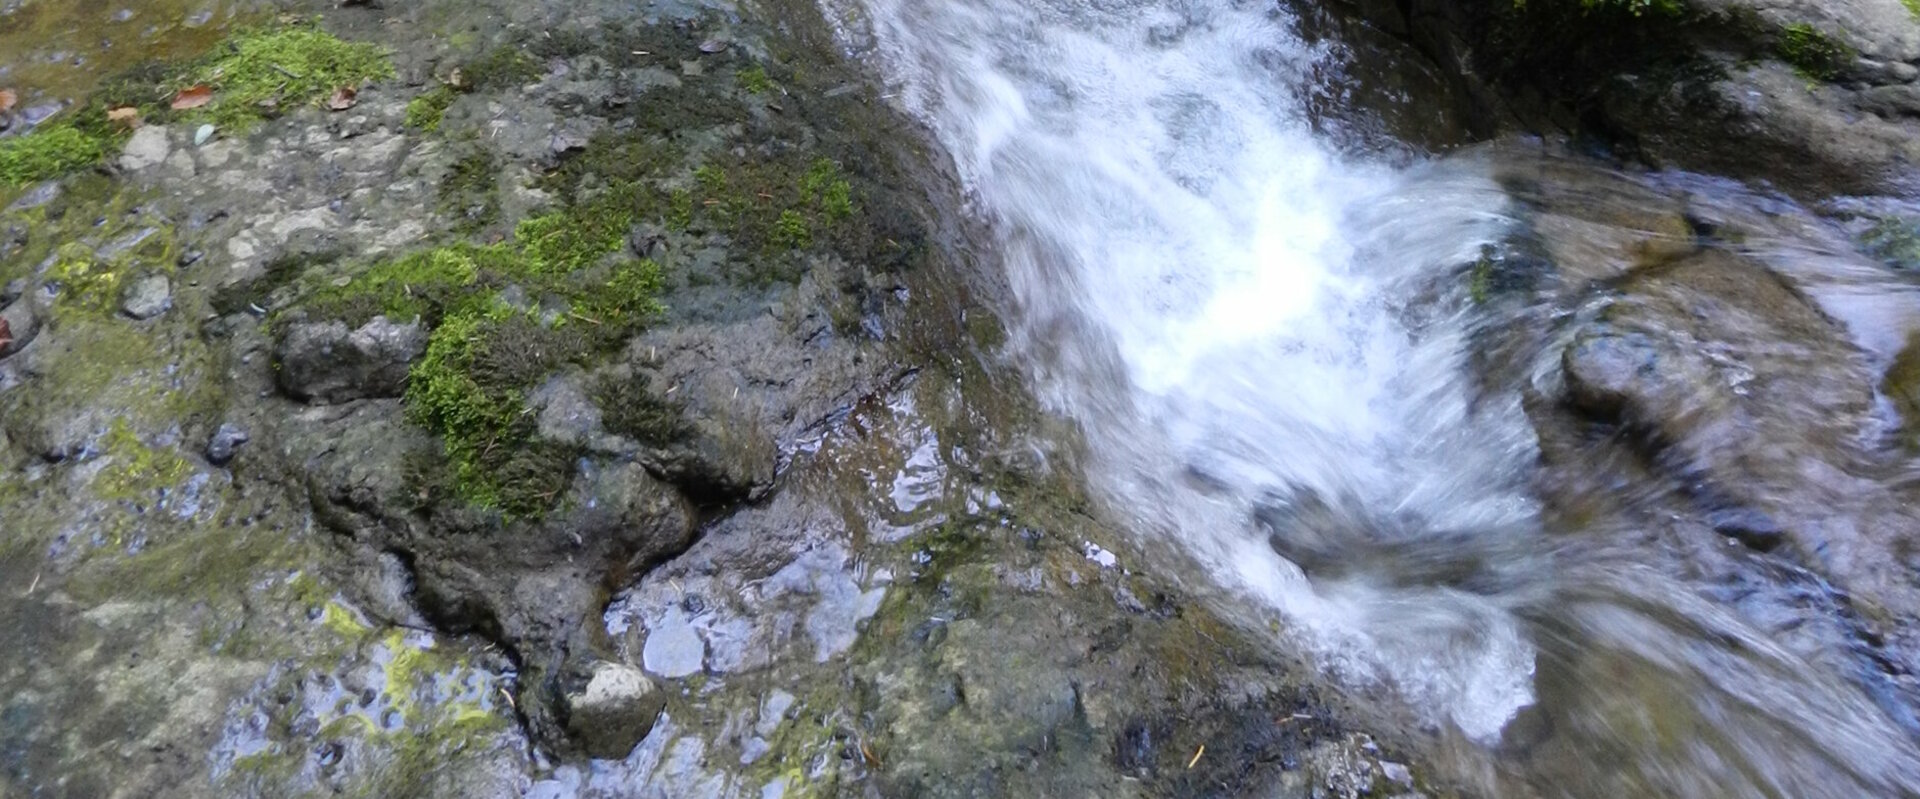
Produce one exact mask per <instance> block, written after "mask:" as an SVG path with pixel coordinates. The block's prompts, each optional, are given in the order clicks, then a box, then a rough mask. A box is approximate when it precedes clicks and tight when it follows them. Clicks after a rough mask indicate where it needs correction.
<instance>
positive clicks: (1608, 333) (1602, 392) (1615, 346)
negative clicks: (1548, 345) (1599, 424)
mask: <svg viewBox="0 0 1920 799" xmlns="http://www.w3.org/2000/svg"><path fill="white" fill-rule="evenodd" d="M1660 356H1661V352H1660V348H1659V347H1658V346H1657V345H1656V343H1655V342H1654V340H1653V339H1651V338H1650V337H1647V336H1644V335H1639V334H1635V333H1621V332H1615V331H1612V330H1607V329H1600V330H1590V331H1587V332H1585V333H1582V334H1581V335H1580V336H1579V337H1578V338H1576V339H1575V340H1574V342H1573V344H1572V345H1571V346H1568V347H1567V349H1566V352H1565V353H1564V354H1563V355H1562V357H1561V368H1562V369H1564V370H1565V371H1566V377H1567V395H1568V399H1569V400H1571V401H1572V403H1573V404H1574V405H1575V406H1576V407H1578V408H1580V409H1581V410H1583V411H1586V412H1588V413H1591V414H1594V415H1596V416H1599V417H1602V418H1608V419H1617V418H1619V417H1620V415H1621V414H1622V413H1623V412H1624V411H1625V410H1626V408H1627V406H1628V404H1629V403H1631V402H1633V401H1635V400H1636V399H1639V400H1647V399H1650V398H1652V397H1654V396H1657V395H1659V394H1661V393H1663V389H1662V387H1660V386H1658V385H1656V384H1655V383H1654V381H1657V380H1659V379H1661V373H1660V368H1659V367H1660Z"/></svg>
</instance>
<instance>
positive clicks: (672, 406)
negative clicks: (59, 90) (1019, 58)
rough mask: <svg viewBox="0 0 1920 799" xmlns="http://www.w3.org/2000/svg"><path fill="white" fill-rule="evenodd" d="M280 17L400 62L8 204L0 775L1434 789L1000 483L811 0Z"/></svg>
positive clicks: (974, 358) (1030, 430) (203, 780)
mask: <svg viewBox="0 0 1920 799" xmlns="http://www.w3.org/2000/svg"><path fill="white" fill-rule="evenodd" d="M322 5H324V6H325V7H324V8H322V7H321V6H322ZM288 8H289V9H292V10H297V11H302V12H318V13H319V14H320V21H319V23H318V24H319V25H320V26H321V27H322V28H324V29H325V30H328V31H331V32H333V33H335V34H338V35H339V36H341V37H342V38H344V39H348V40H355V41H359V40H366V41H373V42H376V43H380V44H382V45H383V46H386V47H387V48H389V51H390V56H391V59H392V61H393V66H394V71H395V76H394V77H393V78H392V79H381V80H375V81H371V82H368V83H367V84H366V85H364V86H362V87H361V88H360V89H359V90H358V92H357V95H356V97H355V100H354V103H353V104H352V107H351V108H348V109H345V110H341V111H337V112H335V111H329V110H326V109H324V108H322V107H318V106H312V107H309V106H301V107H289V108H278V109H273V114H272V116H273V118H271V119H267V120H264V121H262V122H260V123H259V124H258V125H257V127H252V128H246V127H242V126H233V125H226V124H223V125H220V126H211V123H207V122H202V121H201V120H200V119H198V118H194V117H191V116H182V117H180V118H179V119H178V121H174V120H166V124H149V125H146V126H144V127H140V128H138V129H137V130H133V131H131V132H129V133H128V134H127V135H126V141H125V142H124V144H123V146H122V147H121V149H120V150H119V151H118V152H117V153H115V154H113V155H112V157H111V158H110V159H109V161H108V163H109V165H110V166H109V167H108V168H106V169H104V170H96V171H91V172H82V173H77V174H74V175H71V176H69V177H67V178H64V179H62V180H61V181H59V182H57V183H49V184H44V185H39V186H26V187H19V188H17V189H14V188H8V189H0V200H4V205H5V207H6V208H7V209H8V210H7V211H6V212H5V213H4V214H0V234H4V235H0V279H4V284H5V285H8V286H11V287H13V288H9V290H8V294H9V295H10V296H8V297H6V298H5V303H4V309H3V310H0V318H4V319H6V320H7V323H8V326H9V328H10V329H11V331H12V333H11V337H12V341H11V342H9V343H6V344H0V467H4V469H5V472H4V475H3V476H0V505H3V506H4V507H5V508H6V515H7V525H6V527H7V528H8V529H7V534H6V535H5V536H4V537H0V582H5V583H6V584H9V585H14V586H17V587H19V590H17V591H9V592H8V593H7V594H6V596H5V597H4V598H0V619H4V621H5V624H0V636H5V637H7V638H8V644H9V645H8V646H5V647H0V651H4V652H7V653H10V654H6V655H0V685H5V686H7V687H8V688H9V689H10V690H9V691H7V692H6V693H7V694H8V696H7V698H6V699H5V700H0V701H4V705H0V715H4V716H5V717H6V718H8V719H10V720H12V721H10V722H9V723H8V724H6V725H0V726H4V730H3V731H0V788H3V789H4V790H6V791H9V794H8V795H11V793H10V792H12V791H18V792H21V793H23V795H54V796H106V795H138V796H168V797H172V796H179V797H196V796H309V795H335V794H348V795H392V796H400V795H405V796H463V797H465V796H502V797H505V796H548V797H564V796H646V795H669V796H777V795H865V794H868V793H871V792H875V791H877V792H880V793H882V794H889V795H891V794H903V795H904V794H924V795H955V796H958V795H982V794H987V795H1032V794H1036V793H1046V792H1053V793H1070V794H1080V793H1089V792H1090V793H1098V794H1100V795H1133V796H1154V795H1190V794H1192V793H1194V792H1196V791H1200V790H1202V789H1203V787H1204V788H1205V789H1206V790H1224V791H1227V792H1229V793H1238V794H1249V795H1252V794H1262V795H1266V794H1271V793H1272V792H1274V791H1280V792H1282V794H1283V795H1301V796H1306V795H1321V794H1323V793H1325V792H1326V791H1333V792H1334V795H1359V794H1360V793H1363V792H1366V791H1369V790H1375V789H1376V788H1382V789H1384V788H1385V787H1386V786H1389V785H1391V786H1401V787H1403V783H1406V782H1413V783H1414V784H1418V785H1420V786H1422V790H1431V789H1430V788H1428V787H1427V786H1426V783H1424V782H1421V781H1420V780H1419V779H1416V778H1415V777H1412V776H1408V777H1406V779H1405V780H1402V779H1401V775H1400V772H1398V771H1393V772H1392V773H1391V774H1389V770H1388V769H1387V768H1386V764H1387V763H1390V762H1393V761H1392V760H1391V758H1392V757H1394V754H1393V747H1391V746H1389V747H1384V748H1383V747H1381V746H1379V745H1376V744H1373V743H1372V742H1371V739H1369V738H1367V737H1365V736H1363V735H1361V734H1360V733H1357V732H1354V731H1352V730H1351V729H1350V728H1349V722H1348V718H1349V713H1348V710H1347V709H1346V708H1344V707H1343V706H1342V705H1340V704H1339V703H1338V702H1337V701H1336V700H1334V699H1333V698H1331V697H1330V696H1323V695H1322V694H1321V693H1319V692H1318V690H1317V689H1315V688H1314V687H1313V686H1314V684H1315V680H1314V679H1313V678H1312V677H1311V675H1310V672H1309V670H1307V669H1306V668H1305V667H1304V666H1302V665H1301V664H1299V663H1296V662H1293V661H1292V660H1290V659H1289V658H1288V657H1286V656H1285V655H1283V654H1278V653H1274V652H1272V651H1271V648H1270V647H1267V646H1263V645H1260V644H1258V643H1257V641H1258V640H1259V637H1260V636H1261V635H1263V634H1264V633H1262V632H1261V631H1260V630H1257V629H1255V630H1251V631H1249V630H1243V629H1240V628H1239V627H1235V626H1232V625H1229V624H1227V623H1224V622H1222V621H1220V620H1219V619H1217V618H1215V617H1214V616H1212V615H1211V614H1210V613H1209V612H1208V611H1207V610H1206V609H1205V608H1204V607H1202V606H1201V605H1200V604H1199V603H1198V602H1195V601H1189V600H1188V599H1187V598H1186V597H1185V596H1184V595H1183V594H1182V591H1181V589H1180V588H1179V584H1178V581H1177V580H1176V579H1174V578H1173V577H1172V576H1171V575H1170V574H1160V573H1158V571H1159V570H1157V569H1154V568H1152V567H1150V566H1149V565H1148V563H1147V562H1146V559H1145V557H1144V556H1142V555H1139V554H1138V553H1135V552H1134V551H1133V550H1132V549H1130V548H1129V546H1128V545H1127V544H1126V543H1125V537H1124V536H1122V535H1120V534H1118V533H1117V532H1115V531H1114V530H1113V529H1111V528H1110V527H1109V526H1107V525H1105V524H1103V523H1102V522H1100V521H1099V520H1098V519H1096V518H1095V517H1094V516H1093V515H1091V513H1090V511H1089V510H1088V508H1087V503H1086V500H1085V499H1084V497H1082V496H1081V495H1080V494H1081V492H1080V489H1079V488H1078V486H1077V482H1076V481H1077V478H1076V477H1075V476H1074V474H1073V473H1072V471H1071V465H1070V464H1071V458H1070V457H1067V456H1066V455H1065V454H1064V452H1063V453H1062V460H1061V464H1062V465H1060V466H1055V467H1048V468H1044V469H1036V468H1035V467H1034V466H1033V465H1032V463H1030V462H1028V461H1026V460H1023V459H1020V458H1011V457H1004V454H1005V453H1008V452H1031V451H1035V450H1036V449H1050V448H1059V449H1061V450H1065V449H1067V448H1070V444H1067V443H1063V442H1069V441H1070V440H1071V436H1070V435H1069V434H1067V433H1065V432H1063V431H1059V430H1055V429H1053V428H1052V427H1051V424H1052V423H1051V422H1049V421H1047V420H1046V418H1045V417H1044V416H1043V415H1041V414H1040V413H1038V412H1037V411H1036V410H1035V409H1034V407H1033V405H1032V403H1031V400H1030V399H1028V398H1026V397H1024V395H1022V394H1021V393H1020V392H1019V391H1017V390H1015V389H1012V388H1010V384H1011V382H1012V381H1009V380H1007V379H1006V374H1005V372H1006V370H1007V369H1009V367H1008V366H1007V365H1005V364H1002V363H999V362H998V361H997V360H996V359H995V357H994V356H993V355H991V346H992V345H991V344H990V343H988V342H990V341H992V340H994V337H995V336H996V335H997V334H998V330H997V328H996V327H995V326H994V325H993V324H992V322H991V320H992V319H994V315H995V313H996V312H997V310H998V309H997V307H995V306H996V304H997V303H998V302H999V300H998V299H997V298H998V297H999V296H1000V295H998V294H996V293H995V292H996V291H998V289H997V288H996V287H995V285H994V284H995V279H994V278H992V277H990V276H988V275H987V274H985V270H983V271H982V273H981V274H974V273H972V272H971V271H969V270H972V269H975V268H977V267H979V266H980V265H979V264H972V263H966V262H963V261H962V260H961V259H962V257H963V256H962V254H963V253H964V252H965V247H964V243H965V238H964V234H965V232H966V231H965V229H964V227H963V223H962V221H961V220H960V217H959V214H958V201H957V198H956V197H955V196H953V194H954V193H953V191H952V186H951V183H950V181H949V180H948V179H947V178H946V177H945V176H944V175H942V174H941V173H940V172H938V171H937V170H936V169H934V168H933V166H932V165H931V164H930V163H929V161H930V160H931V159H929V158H928V156H927V155H926V154H925V153H924V152H921V151H919V150H918V149H916V147H917V145H916V144H914V143H915V142H918V141H921V139H920V138H919V135H918V132H917V131H915V130H913V129H912V128H911V127H910V126H908V125H906V124H905V123H904V122H903V121H902V120H900V119H899V118H898V117H897V116H895V115H894V114H893V113H892V112H891V111H888V110H885V106H884V104H883V103H882V102H881V101H880V98H879V95H878V91H877V90H876V89H875V88H874V87H873V86H871V85H870V84H869V83H868V79H867V78H866V77H865V76H863V75H861V74H859V73H857V72H855V71H852V70H850V69H849V68H848V67H847V65H845V64H843V63H842V62H840V61H839V59H838V56H837V55H835V53H836V51H835V50H834V49H833V45H832V39H831V37H830V36H829V35H828V33H827V30H826V29H825V27H824V25H823V24H822V23H821V22H820V21H819V20H818V19H817V16H816V15H817V11H815V10H814V9H813V8H812V7H811V6H804V5H793V6H785V5H783V6H780V7H778V8H771V9H755V10H751V11H741V10H737V9H732V8H727V9H709V8H703V7H699V6H680V5H672V6H662V7H657V8H650V10H648V11H647V13H646V14H645V15H642V16H635V15H634V13H633V10H632V9H631V8H630V7H627V6H625V5H622V4H610V3H589V4H586V5H584V6H583V5H580V4H562V5H554V4H545V5H543V4H537V3H532V4H530V3H501V4H498V5H497V7H496V6H494V5H485V6H482V7H475V6H473V5H471V4H449V3H429V4H426V5H424V6H408V7H400V6H395V5H392V4H389V5H388V6H387V7H379V6H377V5H372V4H347V5H345V6H343V7H334V4H289V5H288ZM452 20H459V22H454V21H452ZM773 20H778V21H779V22H780V25H779V26H778V27H776V26H774V25H772V24H771V21H773ZM456 29H457V30H456ZM149 88H150V87H149ZM576 233H578V234H579V235H575V234H576ZM16 234H17V235H16ZM583 286H586V287H591V289H592V290H591V291H588V290H584V289H583V288H582V287H583ZM656 304H657V305H656ZM436 370H437V371H436ZM429 409H431V410H429ZM449 420H451V423H450V422H449ZM472 431H481V433H484V434H481V433H475V434H473V435H468V433H470V432H472ZM1093 541H1099V542H1101V543H1100V544H1099V545H1097V547H1096V549H1097V551H1099V552H1100V553H1102V555H1104V557H1103V558H1101V559H1095V560H1089V559H1088V555H1087V552H1088V551H1089V549H1088V548H1089V547H1090V546H1094V545H1093V544H1091V543H1090V542H1093ZM16 722H17V723H16ZM1384 740H1385V739H1383V741H1384ZM1202 747H1206V751H1207V752H1209V753H1210V754H1206V755H1204V756H1200V755H1197V754H1196V753H1197V752H1199V751H1200V750H1201V748H1202ZM1228 753H1233V754H1232V756H1228ZM1383 758H1384V760H1383ZM1401 759H1403V760H1404V759H1405V757H1404V756H1402V757H1401ZM1248 763H1256V764H1257V765H1255V766H1253V767H1251V768H1249V767H1248V766H1247V764H1248ZM1393 790H1400V787H1395V788H1393Z"/></svg>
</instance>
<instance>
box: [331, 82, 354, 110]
mask: <svg viewBox="0 0 1920 799" xmlns="http://www.w3.org/2000/svg"><path fill="white" fill-rule="evenodd" d="M357 102H360V92H358V91H355V90H354V88H353V87H352V86H342V87H340V88H338V89H334V90H333V96H332V97H329V98H327V107H328V108H331V109H333V110H335V111H345V110H347V109H349V108H352V107H353V104H354V103H357Z"/></svg>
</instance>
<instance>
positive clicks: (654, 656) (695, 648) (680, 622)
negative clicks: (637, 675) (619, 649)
mask: <svg viewBox="0 0 1920 799" xmlns="http://www.w3.org/2000/svg"><path fill="white" fill-rule="evenodd" d="M641 656H642V658H643V662H644V663H645V664H646V667H647V671H651V672H653V673H655V674H658V675H660V676H662V677H667V678H669V679H677V678H680V677H689V676H692V675H695V674H699V673H700V672H701V671H702V670H703V669H705V668H706V662H707V644H706V642H705V641H703V640H701V639H700V633H698V632H696V631H695V630H694V629H693V625H692V623H691V622H689V620H688V619H687V617H686V616H685V615H684V614H681V613H676V612H669V613H667V615H666V617H665V618H664V619H662V620H661V621H660V622H659V623H658V624H656V625H655V626H654V627H653V629H651V630H649V631H648V632H647V643H646V648H645V649H644V650H642V653H641Z"/></svg>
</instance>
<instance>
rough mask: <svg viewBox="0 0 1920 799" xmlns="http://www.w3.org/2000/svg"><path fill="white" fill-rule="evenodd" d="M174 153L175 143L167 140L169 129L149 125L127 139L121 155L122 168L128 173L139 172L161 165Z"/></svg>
mask: <svg viewBox="0 0 1920 799" xmlns="http://www.w3.org/2000/svg"><path fill="white" fill-rule="evenodd" d="M172 153H173V142H172V141H170V140H168V139H167V129H166V128H165V127H163V126H160V125H148V126H146V127H144V128H141V129H139V130H136V131H134V132H133V137H132V138H130V139H127V146H126V149H125V150H123V151H121V153H120V168H121V169H125V170H127V171H128V172H138V171H140V170H142V169H146V168H148V167H152V166H156V165H159V164H160V163H162V162H164V161H166V160H167V156H168V155H171V154H172Z"/></svg>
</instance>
